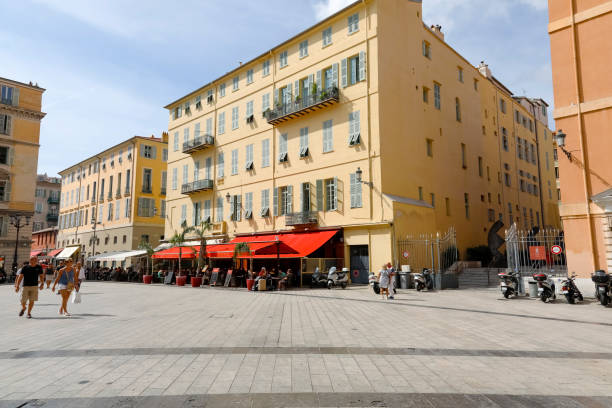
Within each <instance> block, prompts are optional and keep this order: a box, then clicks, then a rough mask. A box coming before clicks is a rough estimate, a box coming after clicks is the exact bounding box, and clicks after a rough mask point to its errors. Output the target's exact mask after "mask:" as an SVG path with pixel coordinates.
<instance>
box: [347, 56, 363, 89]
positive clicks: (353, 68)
mask: <svg viewBox="0 0 612 408" xmlns="http://www.w3.org/2000/svg"><path fill="white" fill-rule="evenodd" d="M361 65H363V62H362V61H360V60H359V55H355V56H353V57H351V58H349V59H348V68H349V77H348V81H349V82H348V84H349V85H355V84H356V83H357V82H359V81H363V80H365V78H362V75H363V74H364V72H361V70H360V67H361Z"/></svg>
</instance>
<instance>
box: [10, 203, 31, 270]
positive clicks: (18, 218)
mask: <svg viewBox="0 0 612 408" xmlns="http://www.w3.org/2000/svg"><path fill="white" fill-rule="evenodd" d="M10 219H11V225H12V226H13V227H15V228H17V234H16V236H15V253H14V254H13V272H16V271H17V265H18V263H17V249H18V248H19V230H20V229H21V228H23V227H25V226H26V225H30V216H28V215H25V216H24V215H21V214H15V215H11V217H10Z"/></svg>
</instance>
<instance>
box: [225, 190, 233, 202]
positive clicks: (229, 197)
mask: <svg viewBox="0 0 612 408" xmlns="http://www.w3.org/2000/svg"><path fill="white" fill-rule="evenodd" d="M231 198H232V196H230V193H229V192H228V193H226V194H225V199H226V200H227V202H228V203H229V202H230V199H231Z"/></svg>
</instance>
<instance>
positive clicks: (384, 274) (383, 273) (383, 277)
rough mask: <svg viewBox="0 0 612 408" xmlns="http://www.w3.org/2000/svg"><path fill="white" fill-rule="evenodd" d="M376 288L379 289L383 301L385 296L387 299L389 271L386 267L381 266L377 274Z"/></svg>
mask: <svg viewBox="0 0 612 408" xmlns="http://www.w3.org/2000/svg"><path fill="white" fill-rule="evenodd" d="M378 287H379V288H380V294H381V296H382V298H383V299H385V296H386V297H387V299H388V298H389V270H388V269H387V265H383V266H382V268H381V269H380V272H379V273H378Z"/></svg>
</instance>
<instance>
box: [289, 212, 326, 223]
mask: <svg viewBox="0 0 612 408" xmlns="http://www.w3.org/2000/svg"><path fill="white" fill-rule="evenodd" d="M317 222H318V220H317V212H316V211H304V212H296V213H291V214H285V225H287V226H295V225H309V224H317Z"/></svg>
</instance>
